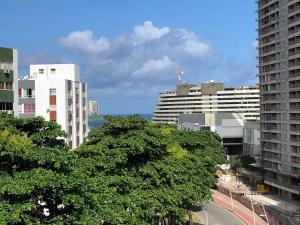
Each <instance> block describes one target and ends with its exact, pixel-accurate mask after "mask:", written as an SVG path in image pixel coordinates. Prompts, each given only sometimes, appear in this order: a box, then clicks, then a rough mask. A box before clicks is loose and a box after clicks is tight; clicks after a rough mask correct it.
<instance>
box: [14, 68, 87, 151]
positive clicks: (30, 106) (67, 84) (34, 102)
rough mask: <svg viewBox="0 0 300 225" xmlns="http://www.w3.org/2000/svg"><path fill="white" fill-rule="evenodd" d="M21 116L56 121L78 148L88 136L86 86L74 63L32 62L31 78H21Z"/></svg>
mask: <svg viewBox="0 0 300 225" xmlns="http://www.w3.org/2000/svg"><path fill="white" fill-rule="evenodd" d="M18 95H19V110H20V114H19V117H20V118H31V117H35V116H42V117H44V118H45V119H46V120H53V121H56V122H57V123H58V124H60V125H61V126H62V129H63V130H65V131H66V132H67V133H68V134H69V137H68V138H67V140H66V141H67V143H68V144H69V146H70V147H71V148H76V147H77V146H79V145H80V144H82V143H83V142H85V139H86V136H87V129H88V128H87V124H88V122H87V120H88V116H87V107H88V106H87V85H86V84H85V83H81V82H80V69H79V66H78V65H74V64H49V65H30V77H27V78H26V77H25V78H24V79H20V80H19V90H18Z"/></svg>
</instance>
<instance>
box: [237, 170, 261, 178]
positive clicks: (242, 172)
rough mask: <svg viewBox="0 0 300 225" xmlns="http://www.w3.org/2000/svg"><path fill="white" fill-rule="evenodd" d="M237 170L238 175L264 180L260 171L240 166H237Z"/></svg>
mask: <svg viewBox="0 0 300 225" xmlns="http://www.w3.org/2000/svg"><path fill="white" fill-rule="evenodd" d="M236 172H237V175H240V176H246V177H254V178H256V179H258V180H262V174H261V173H260V172H258V171H252V170H250V169H246V168H240V167H239V168H237V170H236Z"/></svg>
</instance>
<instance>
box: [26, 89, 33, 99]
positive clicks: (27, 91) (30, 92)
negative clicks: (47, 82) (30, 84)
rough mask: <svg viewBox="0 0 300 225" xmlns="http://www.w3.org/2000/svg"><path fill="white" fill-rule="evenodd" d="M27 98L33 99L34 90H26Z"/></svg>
mask: <svg viewBox="0 0 300 225" xmlns="http://www.w3.org/2000/svg"><path fill="white" fill-rule="evenodd" d="M26 97H28V98H31V97H32V89H27V90H26Z"/></svg>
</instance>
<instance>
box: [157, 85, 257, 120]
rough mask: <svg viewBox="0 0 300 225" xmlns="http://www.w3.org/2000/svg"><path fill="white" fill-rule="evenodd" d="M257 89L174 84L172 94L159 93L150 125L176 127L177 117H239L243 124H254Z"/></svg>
mask: <svg viewBox="0 0 300 225" xmlns="http://www.w3.org/2000/svg"><path fill="white" fill-rule="evenodd" d="M259 107H260V106H259V88H258V87H240V88H226V87H224V84H223V83H216V82H214V81H210V82H206V83H203V84H201V85H195V84H178V85H177V87H176V90H175V91H167V92H163V93H160V96H159V101H158V103H157V105H156V110H155V112H154V113H153V117H152V120H153V122H160V123H169V124H177V122H178V117H179V115H180V114H192V113H240V114H241V115H242V116H243V117H244V118H245V120H258V119H259V116H260V113H259Z"/></svg>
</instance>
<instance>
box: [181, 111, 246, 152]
mask: <svg viewBox="0 0 300 225" xmlns="http://www.w3.org/2000/svg"><path fill="white" fill-rule="evenodd" d="M244 123H245V120H244V116H243V114H240V113H222V112H220V113H208V112H206V113H192V114H179V118H178V125H177V126H178V128H180V129H181V128H184V129H189V130H209V131H212V132H216V133H217V134H218V135H219V136H220V138H221V141H222V144H223V146H224V147H225V150H226V154H227V155H228V156H236V155H239V154H242V153H243V127H244Z"/></svg>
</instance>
